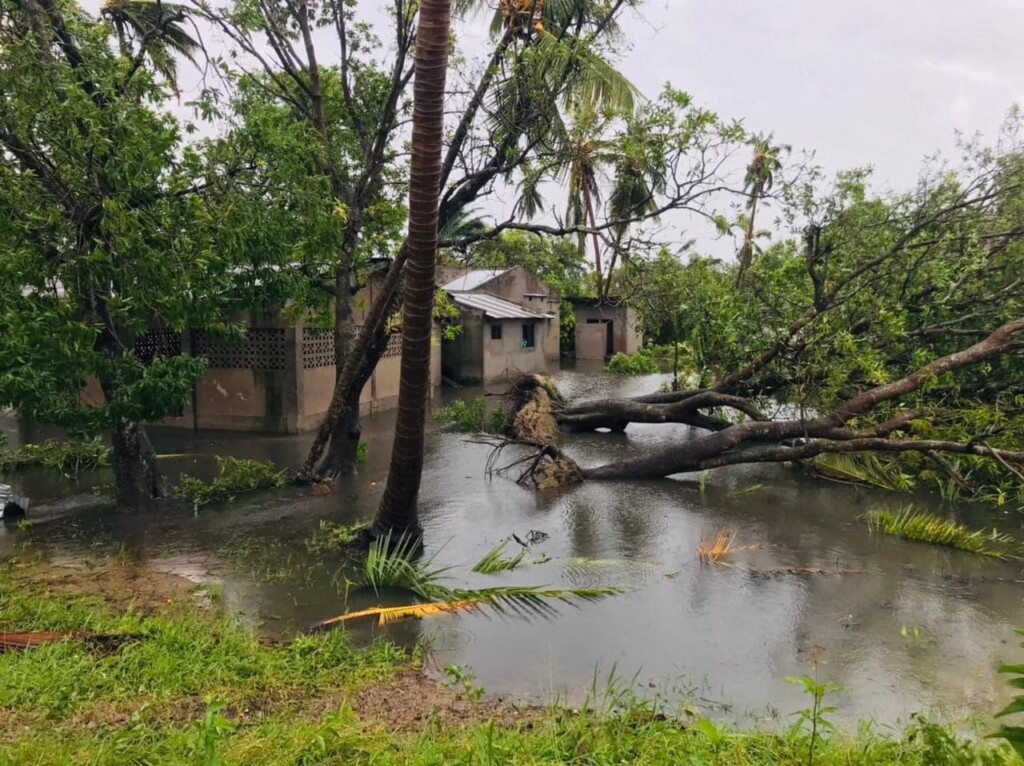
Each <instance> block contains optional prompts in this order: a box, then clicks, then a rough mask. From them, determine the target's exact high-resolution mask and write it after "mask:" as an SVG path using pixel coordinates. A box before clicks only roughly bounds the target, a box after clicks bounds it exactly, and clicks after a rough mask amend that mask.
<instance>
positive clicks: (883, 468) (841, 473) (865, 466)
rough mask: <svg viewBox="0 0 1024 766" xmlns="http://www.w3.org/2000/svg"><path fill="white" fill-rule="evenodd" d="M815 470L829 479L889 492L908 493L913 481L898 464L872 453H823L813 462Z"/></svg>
mask: <svg viewBox="0 0 1024 766" xmlns="http://www.w3.org/2000/svg"><path fill="white" fill-rule="evenodd" d="M814 468H815V469H816V470H817V471H818V472H819V473H821V474H822V475H823V476H826V477H827V478H829V479H835V480H837V481H847V482H852V483H854V484H866V485H868V486H871V487H877V488H878V489H885V490H889V491H890V492H909V491H910V490H911V489H913V486H914V484H913V480H912V479H911V478H910V477H909V476H906V475H905V474H903V473H902V472H901V471H900V470H899V468H898V467H897V466H896V465H895V463H891V462H886V461H884V460H882V459H881V458H879V457H878V456H877V455H871V454H844V453H835V454H824V455H818V457H816V458H815V459H814Z"/></svg>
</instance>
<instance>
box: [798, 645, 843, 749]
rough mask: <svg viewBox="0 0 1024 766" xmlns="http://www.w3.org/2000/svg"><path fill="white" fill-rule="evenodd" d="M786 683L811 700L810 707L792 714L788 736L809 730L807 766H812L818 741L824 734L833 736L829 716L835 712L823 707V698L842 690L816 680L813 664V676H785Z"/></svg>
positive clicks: (816, 669)
mask: <svg viewBox="0 0 1024 766" xmlns="http://www.w3.org/2000/svg"><path fill="white" fill-rule="evenodd" d="M786 682H787V683H791V684H794V685H796V686H801V687H803V689H804V691H806V692H807V695H808V696H809V697H810V698H811V706H810V707H809V708H805V709H803V710H798V711H797V712H796V713H794V714H793V716H794V718H795V719H796V720H795V721H794V722H793V727H792V728H791V729H790V735H791V736H795V735H799V734H800V733H801V732H802V731H803V730H804V729H805V727H806V728H808V729H810V731H809V732H808V741H807V765H808V766H814V756H815V754H816V752H817V751H816V747H817V745H818V740H819V738H821V737H822V736H823V734H824V733H828V734H834V733H835V731H836V726H835V724H834V723H832V721H831V720H830V718H829V716H831V715H833V714H835V713H836V712H837V708H836V707H834V706H832V705H825V704H824V703H825V697H827V696H828V695H829V694H831V693H833V692H837V691H840V689H841V688H842V687H841V686H839V685H837V684H832V683H828V682H823V681H820V680H819V679H818V666H817V663H815V666H814V675H813V676H800V677H795V676H787V677H786Z"/></svg>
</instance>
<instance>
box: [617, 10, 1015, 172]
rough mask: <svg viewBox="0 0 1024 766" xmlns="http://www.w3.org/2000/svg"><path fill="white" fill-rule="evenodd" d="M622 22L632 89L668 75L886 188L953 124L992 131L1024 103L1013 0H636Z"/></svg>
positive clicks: (653, 86) (828, 164)
mask: <svg viewBox="0 0 1024 766" xmlns="http://www.w3.org/2000/svg"><path fill="white" fill-rule="evenodd" d="M625 27H626V29H627V33H628V34H627V36H628V39H629V41H630V43H631V47H632V50H630V51H629V52H628V53H627V58H626V60H625V63H624V66H623V68H624V70H625V72H626V73H627V75H628V76H629V77H630V78H631V79H632V80H633V82H634V83H635V84H636V85H638V86H639V87H640V88H641V89H642V90H643V91H646V92H648V93H655V92H657V90H658V88H659V87H660V85H661V84H662V83H664V82H666V81H671V82H672V83H673V85H675V86H676V87H677V88H680V89H681V90H685V91H686V92H688V93H690V94H691V95H692V96H693V97H694V98H695V100H696V101H697V102H698V103H700V104H702V105H704V106H706V107H708V108H711V109H713V110H715V111H717V112H718V113H719V114H720V115H721V116H723V117H733V118H743V120H744V123H745V124H746V125H747V126H748V127H749V128H750V129H752V130H755V131H762V132H769V131H774V133H775V138H776V140H778V141H779V142H781V143H788V144H792V145H793V146H794V148H795V149H809V150H816V151H817V160H818V161H819V162H820V163H821V164H822V165H823V166H824V167H825V168H826V169H827V170H828V171H836V170H840V169H843V168H849V167H853V166H861V165H872V166H874V167H875V169H876V179H877V182H878V183H880V184H881V185H883V186H889V185H892V186H894V187H896V188H898V189H903V188H906V187H908V186H910V185H912V184H913V182H914V181H915V179H916V178H917V172H918V169H919V168H920V166H921V160H922V158H923V157H924V156H925V155H928V154H931V153H933V152H934V151H935V150H936V149H940V148H942V149H950V148H951V147H952V146H953V144H954V141H955V131H957V130H961V131H963V132H966V133H974V132H976V131H983V132H984V133H986V134H994V132H995V131H996V130H997V129H998V126H999V124H1000V123H1001V121H1002V119H1003V117H1004V116H1005V115H1006V113H1007V111H1008V110H1009V109H1010V107H1011V106H1012V105H1013V104H1014V103H1016V102H1020V101H1024V44H1022V42H1021V35H1022V32H1024V2H1021V1H1020V0H974V2H967V1H966V0H649V2H647V3H646V4H645V5H644V6H643V7H642V8H641V10H640V17H633V18H631V19H630V20H629V21H628V22H627V24H626V25H625Z"/></svg>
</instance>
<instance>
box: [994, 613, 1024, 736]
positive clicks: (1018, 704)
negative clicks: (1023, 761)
mask: <svg viewBox="0 0 1024 766" xmlns="http://www.w3.org/2000/svg"><path fill="white" fill-rule="evenodd" d="M1017 633H1019V634H1020V635H1024V631H1022V630H1018V631H1017ZM1022 646H1024V644H1022ZM999 672H1000V673H1005V674H1007V675H1010V676H1013V677H1012V678H1011V679H1010V680H1009V681H1007V683H1008V684H1009V685H1010V686H1011V687H1012V688H1013V689H1016V690H1018V691H1019V690H1021V689H1024V665H1003V666H1002V667H1000V668H999ZM1021 713H1024V694H1015V695H1014V697H1013V700H1011V701H1010V703H1009V704H1008V705H1007V706H1006V707H1004V708H1003V709H1002V710H1000V711H999V712H998V713H996V718H1005V717H1006V716H1009V715H1015V716H1016V715H1020V714H1021ZM1018 720H1019V719H1018ZM989 736H990V737H994V738H998V739H1002V740H1005V741H1007V742H1009V743H1010V746H1011V747H1012V748H1013V749H1014V750H1015V751H1016V752H1017V754H1018V755H1020V756H1024V726H1008V725H1007V724H1005V723H1004V724H1002V725H1001V726H1000V727H999V730H998V731H996V732H993V733H992V734H990V735H989Z"/></svg>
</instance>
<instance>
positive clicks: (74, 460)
mask: <svg viewBox="0 0 1024 766" xmlns="http://www.w3.org/2000/svg"><path fill="white" fill-rule="evenodd" d="M109 463H110V447H108V446H107V445H106V444H104V443H103V441H102V440H100V439H98V438H97V439H92V440H91V441H86V442H59V441H56V440H55V439H47V440H46V441H45V442H42V443H41V444H26V445H24V446H22V447H19V448H18V449H16V450H8V451H6V452H0V471H3V472H4V473H8V472H10V471H16V470H18V469H21V468H34V467H42V468H51V469H53V470H55V471H60V472H61V473H62V474H64V475H65V476H68V477H71V478H76V477H78V475H79V474H82V473H85V472H86V471H94V470H96V469H97V468H99V467H100V466H104V465H109Z"/></svg>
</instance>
